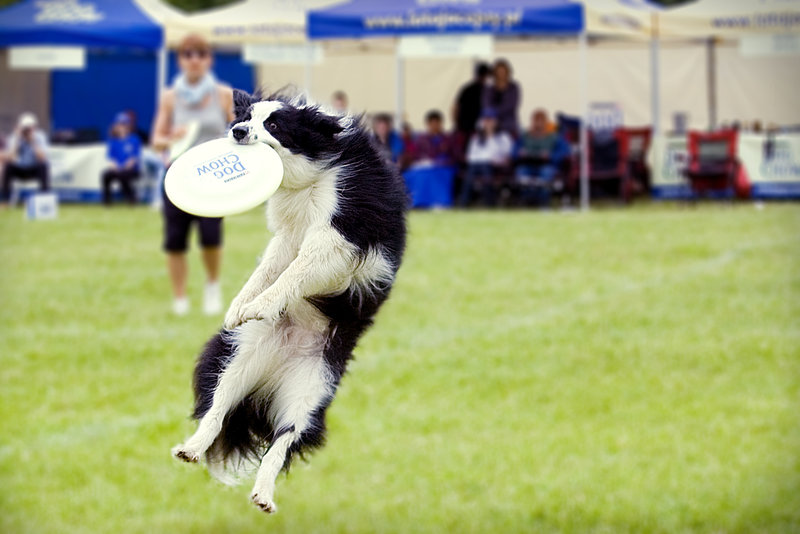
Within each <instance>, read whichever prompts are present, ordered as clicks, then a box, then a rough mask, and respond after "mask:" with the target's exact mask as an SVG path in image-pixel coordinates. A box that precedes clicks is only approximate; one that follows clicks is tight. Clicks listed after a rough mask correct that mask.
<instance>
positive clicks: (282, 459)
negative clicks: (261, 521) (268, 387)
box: [250, 355, 335, 513]
mask: <svg viewBox="0 0 800 534" xmlns="http://www.w3.org/2000/svg"><path fill="white" fill-rule="evenodd" d="M290 358H291V357H290ZM281 374H282V380H281V382H280V385H279V387H278V388H277V389H276V390H275V392H274V396H273V399H272V403H271V405H270V411H271V412H272V414H273V416H274V420H275V425H274V428H275V429H276V431H275V435H274V437H273V439H272V443H271V444H270V447H269V449H268V450H267V452H266V454H264V456H263V457H262V459H261V465H260V466H259V468H258V474H257V475H256V482H255V485H254V486H253V491H252V493H251V495H250V498H251V499H252V500H253V502H254V503H255V504H256V505H257V506H258V507H259V508H261V509H262V510H263V511H265V512H267V513H273V512H276V511H277V507H276V506H275V502H274V501H273V495H274V492H275V479H276V478H277V476H278V473H280V471H281V468H282V467H284V466H288V464H289V462H290V461H291V455H292V453H293V450H292V449H293V447H292V446H293V445H296V444H298V445H299V444H300V442H301V441H302V440H303V439H304V438H306V437H311V439H310V441H311V442H312V444H316V445H318V444H319V442H320V441H321V439H322V433H323V431H324V428H323V426H322V425H323V424H324V423H322V419H321V418H322V414H323V413H324V409H325V407H327V405H328V403H329V402H330V400H331V398H332V396H333V392H334V387H335V386H334V385H333V381H332V380H331V376H330V372H329V370H328V367H327V365H326V363H325V361H324V360H323V359H322V357H321V356H316V355H315V356H305V357H297V358H294V359H292V360H291V361H289V362H287V367H286V368H284V369H282V370H281Z"/></svg>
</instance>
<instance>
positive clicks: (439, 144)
mask: <svg viewBox="0 0 800 534" xmlns="http://www.w3.org/2000/svg"><path fill="white" fill-rule="evenodd" d="M454 153H455V151H454V146H453V138H452V137H451V136H450V135H448V134H447V133H445V131H444V116H443V115H442V112H441V111H439V110H431V111H429V112H428V113H427V114H426V115H425V133H424V134H422V135H420V136H418V137H417V143H416V150H415V160H416V161H415V163H416V164H418V165H437V166H448V165H452V164H453V161H454V157H453V156H454Z"/></svg>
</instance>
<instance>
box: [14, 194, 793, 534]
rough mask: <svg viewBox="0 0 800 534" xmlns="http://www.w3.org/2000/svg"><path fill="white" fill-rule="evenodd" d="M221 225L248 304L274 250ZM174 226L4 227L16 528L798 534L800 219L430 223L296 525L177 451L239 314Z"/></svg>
mask: <svg viewBox="0 0 800 534" xmlns="http://www.w3.org/2000/svg"><path fill="white" fill-rule="evenodd" d="M226 224H227V226H226V239H227V241H226V251H225V254H226V256H225V268H224V281H223V284H224V288H225V290H226V297H227V298H228V299H230V298H232V297H233V295H234V293H235V292H236V290H238V288H239V287H240V286H241V284H242V283H243V282H244V280H245V279H246V278H247V276H248V275H249V273H250V271H251V270H252V268H253V267H254V266H255V261H256V256H257V255H258V254H259V253H260V252H261V249H262V248H263V245H264V244H265V243H266V240H267V236H266V233H265V230H264V224H263V220H262V216H261V214H260V213H256V212H252V213H249V214H246V215H243V216H238V217H232V218H229V219H228V221H227V223H226ZM160 225H161V221H160V218H159V216H158V215H157V214H156V213H154V212H151V211H149V210H146V209H143V208H142V209H128V208H118V209H113V210H105V209H102V208H94V207H69V206H67V207H63V208H62V213H61V218H60V219H59V220H58V221H56V222H35V223H32V222H26V221H24V220H23V217H22V214H21V211H20V210H19V209H16V210H7V211H0V240H2V241H1V245H0V254H2V262H1V263H0V299H1V301H2V305H1V306H0V325H2V326H0V328H2V333H1V335H0V358H2V360H1V361H0V401H1V403H0V531H2V532H4V533H29V532H32V533H69V532H97V533H138V532H141V533H162V532H163V533H173V532H175V533H183V532H187V533H188V532H197V533H222V532H232V533H240V532H241V533H244V532H275V533H277V532H320V533H331V532H459V533H460V532H481V533H488V532H608V533H617V532H664V533H674V532H714V533H722V532H759V533H761V532H764V533H785V532H800V206H798V205H772V204H768V205H767V206H766V208H765V209H764V210H762V211H759V210H756V209H754V208H753V206H752V205H736V206H730V205H728V206H716V205H705V206H703V205H701V206H699V207H697V208H689V207H685V206H676V205H649V206H643V207H634V208H632V209H626V210H619V209H600V210H596V211H593V212H591V213H589V214H586V215H581V214H561V213H534V212H510V213H509V212H505V213H504V212H495V213H489V212H474V213H464V212H461V213H458V212H433V213H413V214H412V215H411V217H410V227H411V233H410V240H409V247H408V253H407V256H406V259H405V264H404V265H403V268H402V269H401V271H400V275H399V278H398V281H397V284H396V286H395V289H394V293H393V296H392V298H391V299H390V301H389V302H388V304H387V305H386V306H385V307H384V309H383V310H382V311H381V314H380V315H379V317H378V321H377V324H376V326H375V327H374V328H373V329H372V330H371V331H370V332H369V333H368V334H367V336H366V337H365V338H364V339H363V340H362V342H361V344H360V345H359V348H358V349H357V352H356V358H357V359H356V361H355V362H354V363H353V364H352V367H351V368H350V373H349V374H348V376H347V377H346V378H345V380H344V381H343V385H342V387H341V389H340V391H339V395H338V397H337V399H336V401H335V402H334V404H333V406H332V408H331V410H330V412H329V426H330V429H329V439H328V445H327V447H326V448H325V449H323V450H322V451H320V452H318V453H317V454H315V455H314V456H313V457H312V458H311V462H310V463H309V464H304V463H302V462H300V463H297V464H296V465H295V467H294V468H293V470H292V473H291V475H290V476H289V477H288V478H286V477H283V476H282V477H280V479H279V483H278V489H277V493H276V501H277V503H278V506H279V509H280V511H279V513H278V514H277V515H275V516H267V515H265V514H263V513H262V512H260V511H258V510H257V509H256V508H255V507H254V506H253V505H252V504H251V503H250V502H249V499H248V495H249V490H250V487H249V485H245V486H240V487H238V488H227V487H224V486H222V485H220V484H219V483H217V482H215V481H213V480H212V479H211V478H210V477H209V476H208V474H207V473H206V472H205V470H204V469H203V468H202V467H200V466H197V465H187V464H181V463H179V462H177V461H175V460H173V459H172V458H171V457H170V454H169V450H170V447H171V446H173V445H174V444H176V443H178V442H180V441H181V440H182V439H183V438H185V437H186V436H188V435H189V434H190V433H191V432H192V430H193V423H192V422H191V421H190V420H189V418H188V414H189V412H190V409H191V397H192V395H191V387H190V382H191V370H192V366H193V363H194V359H195V355H196V353H197V351H198V349H199V348H200V347H201V345H202V344H203V343H204V341H205V340H206V339H207V338H208V337H209V336H210V335H211V334H212V333H213V332H214V331H215V330H216V329H217V327H218V325H219V324H220V322H221V318H220V317H212V318H208V317H205V316H203V315H202V314H201V313H200V311H199V307H200V306H199V304H200V297H201V286H202V276H201V273H200V269H199V260H198V257H197V253H196V250H193V254H192V262H193V263H192V269H193V270H192V285H191V292H192V299H193V304H194V308H193V310H192V313H191V314H190V315H189V316H188V317H185V318H174V317H172V316H171V315H170V313H169V304H170V302H169V297H168V285H167V279H166V272H165V269H164V265H163V258H162V255H161V252H160V250H159V244H160Z"/></svg>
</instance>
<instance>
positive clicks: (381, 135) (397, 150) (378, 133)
mask: <svg viewBox="0 0 800 534" xmlns="http://www.w3.org/2000/svg"><path fill="white" fill-rule="evenodd" d="M372 139H373V140H374V141H375V144H376V145H377V146H378V148H379V149H380V151H381V154H383V157H384V158H385V159H386V161H390V162H392V163H394V164H395V165H397V166H399V165H400V163H401V158H402V156H403V140H402V139H401V138H400V136H399V135H397V132H395V131H394V128H393V120H392V116H391V115H389V114H388V113H377V114H376V115H375V116H374V117H373V118H372Z"/></svg>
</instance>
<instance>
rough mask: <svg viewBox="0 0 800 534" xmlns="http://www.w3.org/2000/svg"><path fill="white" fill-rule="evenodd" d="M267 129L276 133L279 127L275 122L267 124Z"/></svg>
mask: <svg viewBox="0 0 800 534" xmlns="http://www.w3.org/2000/svg"><path fill="white" fill-rule="evenodd" d="M267 128H269V129H270V130H272V131H275V130H277V129H278V125H277V124H275V123H274V122H268V123H267Z"/></svg>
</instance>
